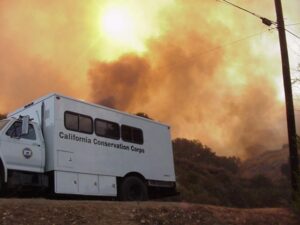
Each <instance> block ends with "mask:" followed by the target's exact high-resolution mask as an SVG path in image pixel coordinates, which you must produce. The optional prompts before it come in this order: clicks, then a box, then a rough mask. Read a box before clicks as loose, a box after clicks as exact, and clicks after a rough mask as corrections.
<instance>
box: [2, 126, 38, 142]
mask: <svg viewBox="0 0 300 225" xmlns="http://www.w3.org/2000/svg"><path fill="white" fill-rule="evenodd" d="M21 134H22V123H21V122H14V123H13V125H11V126H10V128H9V129H8V130H7V131H6V135H7V136H10V137H20V138H24V139H29V140H36V134H35V131H34V127H33V125H32V124H29V127H28V134H24V135H21Z"/></svg>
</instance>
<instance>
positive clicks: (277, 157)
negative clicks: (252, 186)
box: [240, 145, 289, 182]
mask: <svg viewBox="0 0 300 225" xmlns="http://www.w3.org/2000/svg"><path fill="white" fill-rule="evenodd" d="M288 154H289V149H288V145H284V146H283V147H282V148H281V149H278V150H272V151H265V152H263V153H262V154H259V155H256V156H254V157H252V158H249V159H247V160H246V161H245V162H243V163H242V164H241V167H240V175H241V176H242V177H244V178H251V177H254V176H256V175H259V174H261V175H264V176H266V177H268V178H269V179H271V180H272V181H275V182H277V181H280V180H281V179H283V178H284V176H285V175H284V173H283V168H284V166H285V165H286V164H287V163H288Z"/></svg>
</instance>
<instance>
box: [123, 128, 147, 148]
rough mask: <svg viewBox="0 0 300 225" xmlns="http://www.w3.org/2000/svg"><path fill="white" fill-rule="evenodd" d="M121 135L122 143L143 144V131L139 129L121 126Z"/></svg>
mask: <svg viewBox="0 0 300 225" xmlns="http://www.w3.org/2000/svg"><path fill="white" fill-rule="evenodd" d="M121 133H122V139H123V141H126V142H131V143H136V144H143V143H144V137H143V131H142V130H141V129H139V128H135V127H130V126H127V125H122V126H121Z"/></svg>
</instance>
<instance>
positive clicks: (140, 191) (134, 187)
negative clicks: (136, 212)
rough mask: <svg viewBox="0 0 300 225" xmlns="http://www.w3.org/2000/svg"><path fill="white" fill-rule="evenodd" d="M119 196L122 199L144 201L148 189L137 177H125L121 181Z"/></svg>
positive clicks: (146, 197)
mask: <svg viewBox="0 0 300 225" xmlns="http://www.w3.org/2000/svg"><path fill="white" fill-rule="evenodd" d="M120 198H121V200H122V201H146V200H147V199H148V189H147V186H146V184H145V182H144V181H143V180H142V179H140V178H139V177H135V176H131V177H126V178H125V179H124V180H123V182H122V183H121V188H120Z"/></svg>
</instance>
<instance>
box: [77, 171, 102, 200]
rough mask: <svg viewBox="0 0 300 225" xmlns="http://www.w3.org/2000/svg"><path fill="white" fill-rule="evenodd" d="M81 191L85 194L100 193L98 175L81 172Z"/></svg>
mask: <svg viewBox="0 0 300 225" xmlns="http://www.w3.org/2000/svg"><path fill="white" fill-rule="evenodd" d="M78 177H79V193H80V194H83V195H99V188H98V187H99V182H98V175H92V174H79V175H78Z"/></svg>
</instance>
